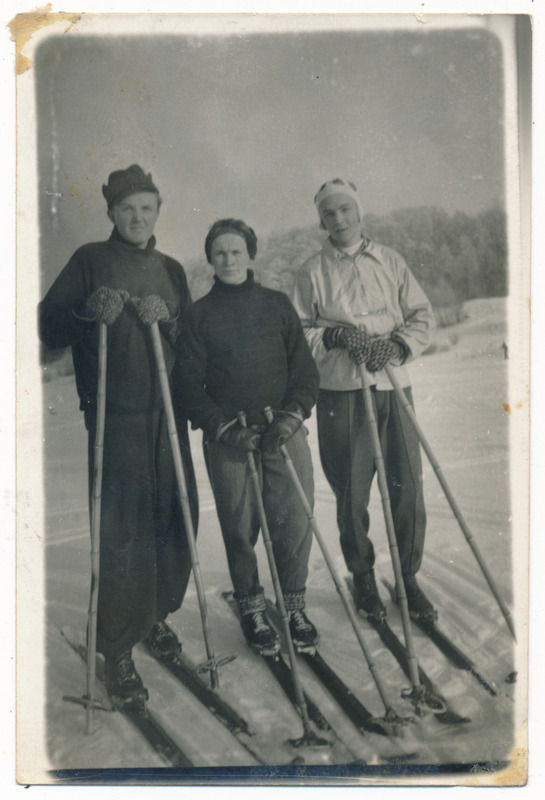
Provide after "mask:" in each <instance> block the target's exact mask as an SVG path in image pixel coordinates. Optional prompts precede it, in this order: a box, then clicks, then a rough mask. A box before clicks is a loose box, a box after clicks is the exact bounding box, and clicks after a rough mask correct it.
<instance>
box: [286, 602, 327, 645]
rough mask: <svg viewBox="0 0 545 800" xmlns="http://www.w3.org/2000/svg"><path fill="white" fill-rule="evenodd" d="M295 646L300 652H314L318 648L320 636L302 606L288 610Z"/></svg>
mask: <svg viewBox="0 0 545 800" xmlns="http://www.w3.org/2000/svg"><path fill="white" fill-rule="evenodd" d="M288 621H289V626H290V633H291V639H292V642H293V646H294V647H295V649H296V650H298V651H299V652H300V653H312V652H314V651H315V650H316V647H317V645H318V642H319V639H320V637H319V636H318V631H317V630H316V628H315V627H314V625H313V624H312V622H311V621H310V620H309V618H308V617H307V615H306V614H305V612H304V611H303V609H302V608H299V609H296V610H294V611H288Z"/></svg>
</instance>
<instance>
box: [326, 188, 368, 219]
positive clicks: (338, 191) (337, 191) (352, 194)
mask: <svg viewBox="0 0 545 800" xmlns="http://www.w3.org/2000/svg"><path fill="white" fill-rule="evenodd" d="M332 194H346V195H348V197H351V198H352V200H354V201H355V203H356V205H357V207H358V211H359V215H360V220H361V219H363V207H362V205H361V200H360V198H359V195H358V190H357V187H356V185H355V184H354V183H352V181H347V180H345V179H344V178H333V180H331V181H327V183H324V184H323V186H320V189H319V190H318V194H317V195H316V197H315V198H314V204H315V205H316V208H317V209H318V214H319V213H320V204H321V203H322V202H323V201H324V200H325V199H326V198H327V197H330V196H331V195H332Z"/></svg>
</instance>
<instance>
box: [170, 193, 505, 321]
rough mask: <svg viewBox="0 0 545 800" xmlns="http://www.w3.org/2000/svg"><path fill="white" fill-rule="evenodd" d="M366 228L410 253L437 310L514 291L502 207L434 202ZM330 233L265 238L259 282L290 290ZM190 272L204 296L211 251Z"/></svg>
mask: <svg viewBox="0 0 545 800" xmlns="http://www.w3.org/2000/svg"><path fill="white" fill-rule="evenodd" d="M362 230H363V232H364V233H365V235H367V236H369V237H370V238H371V239H373V240H374V241H376V242H378V243H380V244H384V245H388V246H389V247H393V248H394V249H395V250H397V251H398V252H399V253H400V254H401V255H402V256H403V258H404V259H405V260H406V262H407V264H408V265H409V267H410V268H411V270H412V272H413V273H414V275H415V277H416V278H417V280H418V281H419V282H420V284H421V285H422V287H423V289H424V291H425V292H426V294H427V295H428V297H429V299H430V301H431V303H432V305H433V307H434V309H435V310H436V311H438V310H439V309H444V308H452V307H454V306H461V305H462V304H463V303H464V302H465V301H466V300H472V299H474V298H476V297H504V296H505V295H506V294H507V291H508V274H507V236H506V216H505V212H504V211H503V210H502V209H501V208H499V207H495V208H490V209H487V210H485V211H481V212H480V213H478V214H475V215H469V214H466V213H464V212H463V211H457V212H455V213H454V214H448V213H447V212H446V211H444V210H443V209H440V208H435V207H429V206H425V207H417V208H403V209H398V210H396V211H391V212H389V213H387V214H382V215H377V214H366V215H365V217H364V219H363V225H362ZM257 233H258V237H259V232H258V231H257ZM324 237H325V233H324V232H323V231H321V230H320V229H319V228H318V226H313V227H307V228H293V229H291V230H289V231H285V232H282V233H275V234H271V235H269V236H268V237H263V238H262V237H259V242H258V253H257V256H256V259H255V262H254V267H255V271H256V276H257V278H258V280H259V281H260V282H261V283H263V284H264V285H265V286H269V287H271V288H273V289H279V290H280V291H283V292H286V293H287V294H289V292H290V290H291V287H292V284H293V280H294V276H295V273H296V271H297V270H298V269H299V267H300V266H301V265H302V264H303V263H304V261H306V259H307V258H309V256H311V255H312V254H313V253H315V252H317V251H318V250H319V249H320V248H321V246H322V242H323V240H324ZM186 269H187V272H188V280H189V285H190V289H191V294H192V296H193V298H194V299H198V298H199V297H202V295H204V294H206V292H207V291H208V289H209V288H210V286H211V284H212V277H211V275H212V273H211V269H210V267H208V268H207V267H206V261H205V259H204V256H203V257H202V258H200V259H192V260H191V261H189V262H187V264H186Z"/></svg>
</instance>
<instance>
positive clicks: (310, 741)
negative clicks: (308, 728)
mask: <svg viewBox="0 0 545 800" xmlns="http://www.w3.org/2000/svg"><path fill="white" fill-rule="evenodd" d="M287 741H288V744H289V745H290V747H295V748H296V749H298V748H300V747H309V748H310V749H311V750H321V749H322V748H326V747H331V746H332V744H331V742H330V741H329V739H324V738H323V737H322V736H317V735H316V734H315V733H311V732H309V733H305V734H304V735H303V736H301V737H300V738H299V739H288V740H287Z"/></svg>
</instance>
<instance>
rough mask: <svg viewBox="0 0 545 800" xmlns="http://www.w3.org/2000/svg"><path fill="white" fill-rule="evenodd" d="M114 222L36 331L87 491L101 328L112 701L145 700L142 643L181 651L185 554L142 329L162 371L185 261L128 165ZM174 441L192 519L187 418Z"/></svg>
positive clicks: (104, 585)
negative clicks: (58, 354) (79, 446)
mask: <svg viewBox="0 0 545 800" xmlns="http://www.w3.org/2000/svg"><path fill="white" fill-rule="evenodd" d="M102 191H103V194H104V197H105V199H106V201H107V203H108V216H109V218H110V220H111V221H112V222H113V223H114V228H113V231H112V234H111V236H110V238H109V239H108V240H107V241H105V242H96V243H92V244H86V245H84V246H83V247H80V248H79V249H78V250H77V251H76V252H75V253H74V255H73V256H72V257H71V259H70V260H69V262H68V264H67V265H66V267H65V268H64V269H63V271H62V272H61V273H60V275H59V276H58V278H57V279H56V280H55V282H54V283H53V285H52V286H51V288H50V289H49V291H48V292H47V294H46V296H45V298H44V300H43V301H42V302H41V303H40V306H39V315H38V317H39V333H40V338H41V339H42V341H43V342H44V343H45V344H46V345H47V346H48V347H51V348H60V347H68V346H71V347H72V355H73V360H74V369H75V377H76V385H77V390H78V394H79V398H80V408H81V410H82V411H83V414H84V420H85V426H86V428H87V431H88V435H89V439H88V443H89V447H88V467H89V492H90V495H91V490H92V482H93V470H94V443H95V435H96V423H97V371H98V328H99V325H98V323H99V322H106V323H107V325H108V328H107V337H108V338H107V352H108V357H107V384H106V421H105V434H104V457H103V461H104V465H103V483H102V497H101V524H100V542H101V552H100V573H99V592H98V618H97V649H98V651H99V652H101V653H102V654H103V655H104V657H105V675H106V683H107V688H108V692H109V694H110V696H111V698H112V699H113V700H114V701H115V702H117V703H118V704H125V703H130V702H135V701H139V702H140V701H142V699H143V698H145V697H146V696H147V692H146V690H145V688H144V686H143V683H142V680H141V678H140V676H139V675H138V673H137V672H136V669H135V666H134V662H133V660H132V648H133V646H134V645H135V644H136V643H137V642H139V641H142V640H146V641H147V644H148V645H149V646H150V648H151V649H152V651H153V652H154V654H155V655H158V656H159V657H164V658H172V657H174V656H175V655H176V654H177V653H178V652H179V651H180V648H181V645H180V643H179V641H178V639H177V637H176V635H175V633H174V632H173V631H172V630H171V629H170V628H169V627H168V626H167V624H166V623H165V618H166V617H167V615H168V614H169V613H172V612H173V611H176V610H177V609H178V608H180V606H181V603H182V600H183V597H184V594H185V590H186V588H187V583H188V580H189V575H190V572H191V559H190V553H189V548H188V545H187V539H186V532H185V527H184V522H183V518H182V514H181V510H180V508H179V503H178V501H177V495H176V478H175V472H174V466H173V460H172V455H171V451H170V445H169V438H168V432H167V424H166V419H165V412H164V408H163V403H162V399H161V391H160V384H159V378H158V373H157V365H156V363H155V359H154V355H153V348H152V342H151V336H150V332H149V330H148V327H149V325H150V324H151V323H152V322H154V321H157V322H159V328H160V331H161V334H162V342H163V349H164V352H165V361H166V364H167V370H168V372H169V373H170V372H171V370H172V367H173V364H174V357H175V345H176V340H177V337H178V332H179V328H180V323H181V320H182V319H183V316H184V314H185V312H186V310H187V308H188V306H189V305H190V304H191V297H190V294H189V290H188V286H187V281H186V277H185V273H184V270H183V268H182V266H181V265H180V264H179V263H178V262H177V261H175V260H174V259H172V258H169V257H168V256H166V255H163V254H162V253H160V252H159V251H158V250H156V249H155V237H154V236H153V230H154V226H155V223H156V220H157V217H158V214H159V209H160V204H161V198H160V196H159V192H158V190H157V188H156V186H155V185H154V183H153V181H152V177H151V175H149V174H145V173H144V172H143V170H142V169H141V168H140V167H139V166H138V165H136V164H134V165H132V166H130V167H129V168H128V169H126V170H118V171H116V172H113V173H112V174H111V175H110V176H109V180H108V184H107V185H105V186H103V189H102ZM178 423H179V438H180V443H181V449H182V454H183V458H184V461H185V470H186V475H187V481H188V491H189V498H190V503H191V509H192V515H193V520H194V525H195V526H196V524H197V516H198V499H197V488H196V483H195V477H194V473H193V466H192V461H191V454H190V450H189V440H188V435H187V421H186V420H183V419H182V418H180V419H179V420H178Z"/></svg>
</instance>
